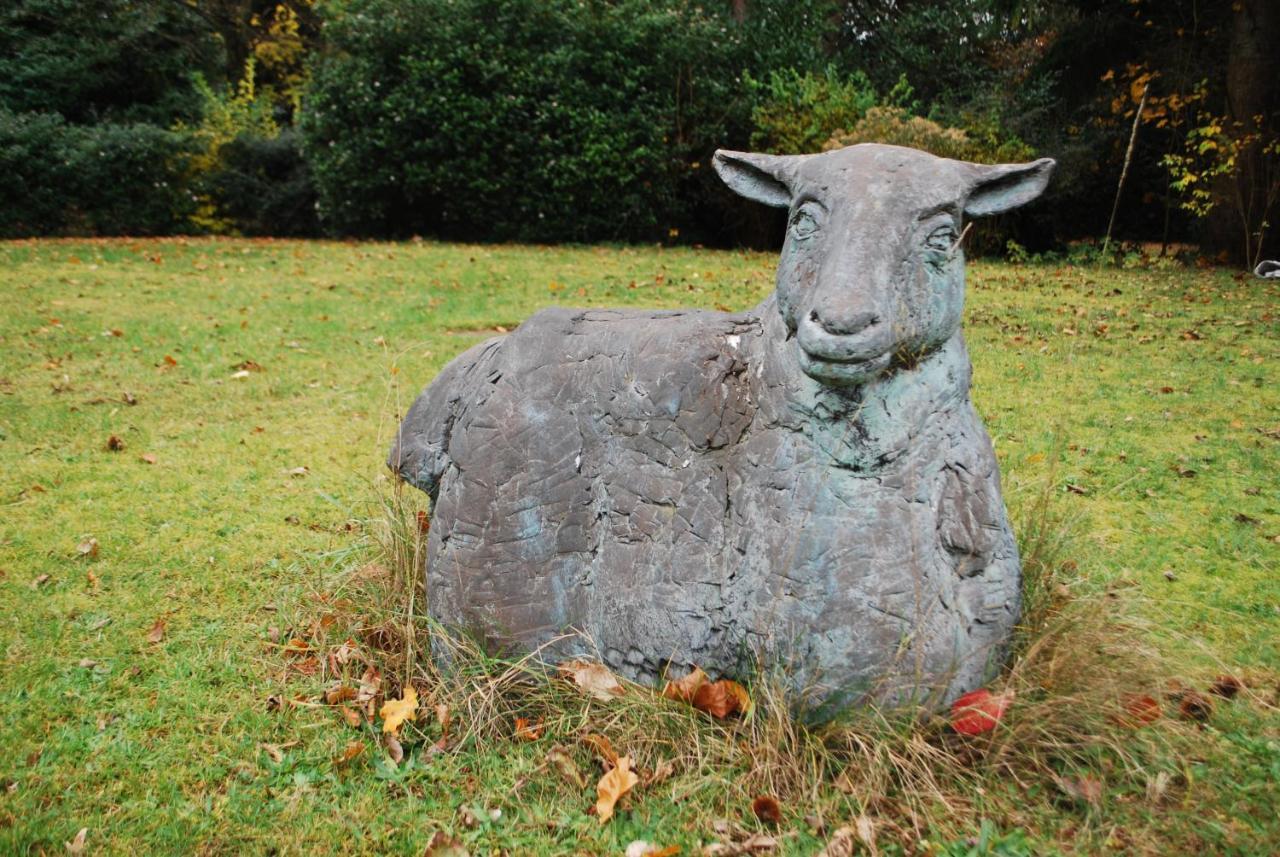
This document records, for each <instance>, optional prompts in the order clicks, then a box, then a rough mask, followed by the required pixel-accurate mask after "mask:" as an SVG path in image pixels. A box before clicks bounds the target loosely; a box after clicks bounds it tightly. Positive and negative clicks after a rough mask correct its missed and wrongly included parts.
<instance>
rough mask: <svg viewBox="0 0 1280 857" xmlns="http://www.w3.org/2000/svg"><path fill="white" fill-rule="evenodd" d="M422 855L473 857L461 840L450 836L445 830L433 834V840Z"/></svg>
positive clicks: (428, 856)
mask: <svg viewBox="0 0 1280 857" xmlns="http://www.w3.org/2000/svg"><path fill="white" fill-rule="evenodd" d="M422 857H471V855H470V854H468V853H467V849H466V848H465V847H463V845H462V843H461V842H459V841H458V840H456V839H454V838H453V837H451V836H448V835H447V834H445V832H444V831H443V830H437V831H436V832H435V833H434V834H433V835H432V836H431V841H430V842H428V843H427V850H426V851H424V852H423V854H422Z"/></svg>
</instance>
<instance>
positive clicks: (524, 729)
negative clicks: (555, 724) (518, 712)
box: [516, 717, 542, 741]
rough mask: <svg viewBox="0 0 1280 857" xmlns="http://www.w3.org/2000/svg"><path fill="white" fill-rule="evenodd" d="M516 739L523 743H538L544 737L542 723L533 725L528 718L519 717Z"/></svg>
mask: <svg viewBox="0 0 1280 857" xmlns="http://www.w3.org/2000/svg"><path fill="white" fill-rule="evenodd" d="M516 737H517V738H519V739H520V740H522V741H537V740H538V739H539V738H541V737H542V721H541V720H539V721H538V722H537V723H531V722H529V718H527V717H517V718H516Z"/></svg>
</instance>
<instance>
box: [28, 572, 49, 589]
mask: <svg viewBox="0 0 1280 857" xmlns="http://www.w3.org/2000/svg"><path fill="white" fill-rule="evenodd" d="M48 582H49V575H47V574H41V575H39V576H37V577H35V578H32V580H31V583H30V584H28V585H29V586H30V587H31V588H32V589H39V588H40V587H41V586H44V585H45V584H46V583H48Z"/></svg>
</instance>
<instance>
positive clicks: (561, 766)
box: [547, 747, 587, 791]
mask: <svg viewBox="0 0 1280 857" xmlns="http://www.w3.org/2000/svg"><path fill="white" fill-rule="evenodd" d="M547 763H548V764H550V765H551V766H552V767H554V768H555V769H556V771H558V772H559V774H560V776H561V777H562V778H563V779H564V780H565V782H567V783H569V784H570V785H572V786H573V787H574V788H576V789H578V790H579V791H581V790H582V789H585V788H586V787H587V778H586V777H584V776H583V775H582V771H580V770H579V769H578V766H577V764H576V763H575V762H574V761H573V757H572V756H570V755H569V752H568V751H567V750H566V749H565V748H564V747H552V748H551V749H550V750H548V751H547Z"/></svg>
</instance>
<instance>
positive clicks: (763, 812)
mask: <svg viewBox="0 0 1280 857" xmlns="http://www.w3.org/2000/svg"><path fill="white" fill-rule="evenodd" d="M751 811H752V812H753V813H754V814H755V817H756V818H758V819H760V821H761V822H762V823H764V824H771V825H777V824H781V823H782V807H781V806H780V805H779V804H778V799H777V798H775V797H773V796H771V795H760V796H759V797H758V798H756V799H755V800H753V801H751Z"/></svg>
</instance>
